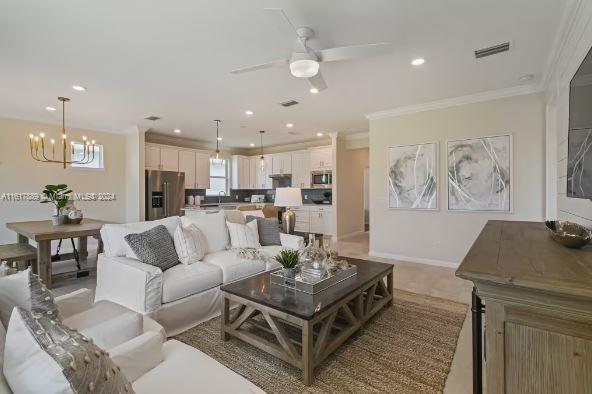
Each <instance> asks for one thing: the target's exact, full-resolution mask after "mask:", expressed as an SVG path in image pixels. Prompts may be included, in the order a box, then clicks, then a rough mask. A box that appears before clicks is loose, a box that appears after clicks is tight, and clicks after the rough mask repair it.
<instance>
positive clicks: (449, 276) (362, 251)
mask: <svg viewBox="0 0 592 394" xmlns="http://www.w3.org/2000/svg"><path fill="white" fill-rule="evenodd" d="M368 247H369V238H368V233H363V234H359V235H356V236H354V237H350V238H347V239H346V240H342V241H339V242H338V243H337V250H338V251H339V254H340V255H342V256H345V257H354V258H359V259H362V260H375V261H381V262H385V263H390V264H394V265H395V267H396V268H395V281H394V285H395V287H396V288H398V289H403V290H407V291H411V292H415V293H422V294H428V295H431V296H435V297H441V298H446V299H450V300H453V301H457V302H462V303H465V304H470V302H471V289H472V285H471V283H469V282H467V281H465V280H462V279H459V278H457V277H456V276H455V275H454V271H455V270H454V269H452V268H444V267H436V266H431V265H426V264H417V263H408V262H404V261H397V260H391V259H384V258H378V257H370V256H369V255H368ZM92 252H93V249H91V248H90V247H89V253H92ZM95 285H96V278H95V277H92V276H91V277H87V278H80V279H73V280H66V281H62V282H60V283H57V284H56V287H55V288H54V289H53V291H54V293H55V294H56V295H61V294H67V293H69V292H71V291H74V290H76V289H79V288H82V287H86V288H89V289H92V290H93V291H94V289H95ZM444 393H445V394H448V393H450V394H452V393H454V394H463V393H467V394H468V393H472V359H471V315H470V310H467V318H466V319H465V322H464V324H463V327H462V329H461V332H460V337H459V339H458V344H457V348H456V352H455V355H454V359H453V361H452V367H451V370H450V374H449V375H448V379H447V381H446V386H445V388H444Z"/></svg>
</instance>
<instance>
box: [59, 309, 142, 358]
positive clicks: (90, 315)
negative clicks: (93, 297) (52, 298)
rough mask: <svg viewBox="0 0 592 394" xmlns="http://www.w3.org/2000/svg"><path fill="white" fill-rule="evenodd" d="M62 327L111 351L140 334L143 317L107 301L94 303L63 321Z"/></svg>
mask: <svg viewBox="0 0 592 394" xmlns="http://www.w3.org/2000/svg"><path fill="white" fill-rule="evenodd" d="M63 323H64V325H66V326H68V327H70V328H72V329H75V330H78V331H79V332H80V333H82V334H84V335H86V336H87V337H89V338H92V339H93V341H95V343H96V344H97V346H99V347H100V348H102V349H111V348H114V347H115V346H118V345H120V344H122V343H124V342H126V341H129V340H130V339H132V338H135V337H137V336H138V335H140V334H142V332H143V329H144V317H143V316H142V315H141V314H139V313H137V312H134V311H132V310H130V309H128V308H126V307H124V306H121V305H119V304H115V303H113V302H109V301H99V302H95V303H94V304H93V305H92V307H91V308H90V309H87V310H86V311H84V312H80V313H77V314H75V315H72V316H70V317H68V318H65V319H64V320H63Z"/></svg>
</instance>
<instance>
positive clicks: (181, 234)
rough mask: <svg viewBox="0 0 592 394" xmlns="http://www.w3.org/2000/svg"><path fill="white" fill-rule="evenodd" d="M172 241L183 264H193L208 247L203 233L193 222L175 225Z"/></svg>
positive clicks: (201, 256) (202, 255)
mask: <svg viewBox="0 0 592 394" xmlns="http://www.w3.org/2000/svg"><path fill="white" fill-rule="evenodd" d="M173 241H174V242H175V250H176V251H177V255H178V256H179V261H180V262H181V263H183V264H193V263H195V262H198V261H199V260H201V259H202V258H203V257H204V255H205V254H206V250H207V247H208V244H207V242H208V241H207V240H206V237H205V235H203V233H202V232H201V230H200V229H198V228H197V226H195V224H191V225H189V226H187V227H183V226H177V229H176V230H175V236H174V238H173Z"/></svg>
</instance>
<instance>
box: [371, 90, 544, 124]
mask: <svg viewBox="0 0 592 394" xmlns="http://www.w3.org/2000/svg"><path fill="white" fill-rule="evenodd" d="M542 91H543V87H542V86H541V85H539V84H528V85H520V86H514V87H511V88H504V89H497V90H490V91H487V92H481V93H476V94H470V95H467V96H459V97H452V98H447V99H443V100H438V101H431V102H428V103H422V104H416V105H408V106H403V107H397V108H393V109H387V110H384V111H378V112H372V113H369V114H366V118H367V119H368V120H377V119H384V118H392V117H394V116H401V115H409V114H415V113H418V112H424V111H431V110H434V109H442V108H449V107H455V106H458V105H465V104H472V103H480V102H483V101H491V100H497V99H502V98H507V97H514V96H522V95H526V94H532V93H540V92H542Z"/></svg>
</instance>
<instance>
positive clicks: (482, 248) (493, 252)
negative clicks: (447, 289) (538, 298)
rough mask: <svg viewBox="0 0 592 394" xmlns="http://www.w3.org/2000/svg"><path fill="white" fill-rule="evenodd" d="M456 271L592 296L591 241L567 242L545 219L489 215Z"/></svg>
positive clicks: (471, 277)
mask: <svg viewBox="0 0 592 394" xmlns="http://www.w3.org/2000/svg"><path fill="white" fill-rule="evenodd" d="M456 276H458V277H461V278H463V279H468V280H471V281H473V282H475V281H485V282H492V283H496V284H502V285H512V286H516V287H523V288H530V289H534V290H544V291H547V292H553V293H558V294H565V295H575V296H578V297H586V298H590V299H591V300H592V245H588V246H586V247H584V248H582V249H569V248H566V247H564V246H562V245H560V244H558V243H556V242H555V241H553V240H552V239H551V237H550V236H549V233H548V232H547V229H546V227H545V224H544V223H540V222H510V221H498V220H490V221H488V222H487V224H486V225H485V227H484V228H483V230H482V231H481V234H480V235H479V237H478V238H477V240H476V241H475V243H474V244H473V246H472V247H471V249H470V250H469V252H468V253H467V255H466V257H465V258H464V260H463V261H462V263H461V265H460V266H459V268H458V270H457V271H456Z"/></svg>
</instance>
